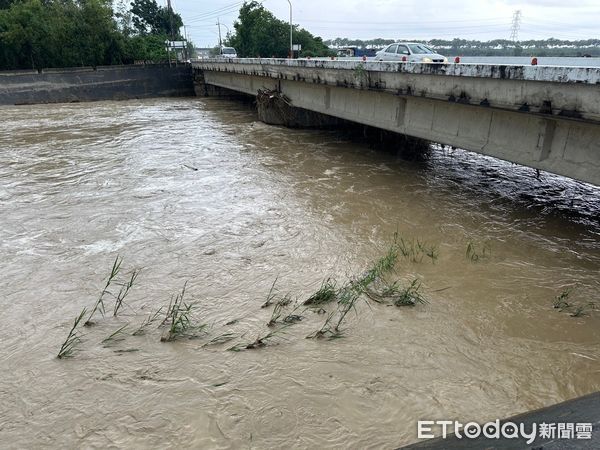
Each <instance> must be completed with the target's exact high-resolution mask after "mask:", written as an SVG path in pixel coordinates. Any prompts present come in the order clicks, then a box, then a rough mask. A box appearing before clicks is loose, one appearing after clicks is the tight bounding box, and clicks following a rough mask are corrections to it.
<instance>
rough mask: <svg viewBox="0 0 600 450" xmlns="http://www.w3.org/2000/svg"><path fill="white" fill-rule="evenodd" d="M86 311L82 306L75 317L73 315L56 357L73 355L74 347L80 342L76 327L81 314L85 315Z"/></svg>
mask: <svg viewBox="0 0 600 450" xmlns="http://www.w3.org/2000/svg"><path fill="white" fill-rule="evenodd" d="M86 312H87V309H86V308H83V309H82V310H81V312H80V313H79V315H78V316H77V317H75V321H74V322H73V326H72V327H71V330H70V331H69V334H68V336H67V338H66V339H65V341H64V342H63V344H62V345H61V347H60V350H59V351H58V355H57V357H58V358H59V359H62V358H70V357H72V356H73V352H74V351H75V347H76V346H77V344H79V343H80V342H81V338H80V336H79V333H78V331H77V327H78V326H79V324H80V323H81V321H82V320H83V316H85V314H86Z"/></svg>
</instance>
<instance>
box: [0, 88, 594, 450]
mask: <svg viewBox="0 0 600 450" xmlns="http://www.w3.org/2000/svg"><path fill="white" fill-rule="evenodd" d="M0 123H1V124H2V125H1V129H0V148H1V149H2V161H1V162H0V230H1V239H0V273H2V277H1V278H0V342H1V343H2V346H1V349H0V380H1V381H0V442H1V443H2V444H0V445H1V446H2V447H3V448H39V447H54V448H58V447H61V448H81V447H84V448H89V447H108V446H116V447H132V448H142V447H146V448H147V447H150V446H152V447H160V448H166V447H177V446H181V447H185V448H287V447H294V448H326V447H338V448H339V447H352V448H391V447H395V446H400V445H403V444H407V443H411V442H415V441H416V440H417V436H416V435H417V433H416V423H417V420H419V419H421V420H442V419H448V420H452V419H457V420H461V421H463V423H464V422H465V421H471V420H475V421H487V420H494V419H496V418H503V417H506V416H510V415H513V414H516V413H521V412H524V411H527V410H530V409H532V408H539V407H543V406H546V405H550V404H553V403H556V402H559V401H562V400H566V399H570V398H574V397H577V396H580V395H583V394H587V393H590V392H593V391H597V390H599V389H600V346H599V345H598V344H599V343H600V327H599V325H600V312H599V311H598V310H597V307H596V309H594V307H593V306H590V305H589V302H596V303H598V302H600V298H599V295H598V290H599V287H600V280H599V277H598V273H599V268H600V243H599V242H600V223H599V221H598V217H600V191H599V190H598V188H594V187H592V186H589V185H585V184H581V183H577V182H573V181H568V180H565V179H564V178H561V177H557V176H552V175H549V174H543V173H542V174H541V177H540V179H536V177H535V173H534V171H533V170H531V169H527V168H522V167H517V166H514V165H512V164H507V163H502V162H499V161H497V160H493V159H490V158H485V157H478V156H476V155H474V154H472V153H468V152H464V151H460V150H453V151H451V150H449V149H437V150H434V151H433V152H432V154H431V156H430V158H429V159H428V160H427V161H425V162H409V161H404V160H402V159H399V158H397V157H396V156H395V155H393V154H391V153H389V152H383V151H378V150H374V149H372V148H370V147H369V145H367V144H365V143H360V142H352V141H351V140H349V139H348V138H347V137H346V136H344V135H343V134H342V133H340V132H331V131H314V130H313V131H311V130H287V129H283V128H278V127H273V126H269V125H265V124H263V123H261V122H258V121H257V119H256V115H255V113H254V112H253V110H252V109H251V108H249V107H248V106H247V105H244V104H242V103H238V102H235V101H231V100H219V99H176V100H175V99H170V100H165V99H157V100H144V101H126V102H99V103H89V104H64V105H42V106H23V107H4V108H1V109H0ZM194 169H196V170H194ZM396 231H397V232H398V234H399V236H402V237H403V239H405V240H408V241H410V240H411V239H419V240H420V241H422V242H427V243H428V245H433V246H435V247H436V248H437V252H438V254H439V256H438V257H437V258H434V259H433V260H432V259H431V258H428V257H425V258H424V259H423V260H422V261H421V262H414V261H412V260H410V259H406V258H402V257H400V259H399V261H398V264H397V266H396V271H395V274H393V275H392V278H394V279H399V280H401V282H402V283H403V284H405V285H406V284H407V283H409V282H410V281H411V280H412V279H414V278H418V279H420V280H421V281H422V293H423V295H424V296H425V297H426V299H427V301H428V303H426V304H418V305H417V306H415V307H412V308H411V307H395V306H388V305H385V304H378V303H374V302H370V303H369V304H368V303H367V301H366V300H365V299H361V301H360V303H359V304H358V305H357V308H356V311H355V312H354V311H353V312H352V313H350V314H349V315H348V320H347V322H346V323H345V324H344V327H343V330H344V337H343V338H342V339H335V340H327V339H306V338H305V337H306V336H307V335H309V334H310V333H312V332H314V331H315V330H317V329H319V328H320V327H321V325H322V323H323V321H324V320H325V316H326V314H319V313H318V312H317V311H316V310H308V311H304V312H302V311H301V310H299V311H300V312H301V314H302V315H303V316H304V320H302V321H301V322H300V323H298V324H295V325H293V326H289V327H287V328H285V329H284V330H283V332H281V333H280V334H276V335H275V337H274V338H273V339H272V340H269V341H267V343H268V345H267V346H265V347H263V348H259V349H253V350H246V351H240V352H233V351H227V348H229V347H231V346H233V345H236V344H239V343H248V342H251V341H253V340H255V339H256V338H257V337H258V336H261V335H264V334H265V333H267V332H268V331H269V330H271V329H269V328H268V327H267V326H266V323H267V322H268V320H269V318H270V317H271V313H272V310H273V308H272V307H271V308H265V309H262V308H261V305H262V304H263V302H264V301H265V299H266V297H267V294H268V291H269V288H270V287H271V285H272V283H273V281H274V280H275V278H276V277H278V279H277V283H276V290H277V292H278V294H279V295H280V296H282V295H285V294H286V293H288V292H289V293H290V294H291V297H292V298H293V299H297V300H298V301H302V300H304V299H306V298H307V296H308V295H309V294H310V293H311V292H313V291H314V290H316V289H317V288H318V287H319V285H320V284H321V281H322V280H323V279H325V278H327V277H334V278H336V279H337V280H338V284H342V283H344V282H345V281H347V280H348V278H349V277H351V276H353V275H354V274H359V273H361V272H362V271H364V270H365V269H366V268H368V267H369V265H370V264H371V263H372V262H373V261H374V260H376V259H377V258H378V257H379V256H381V255H382V254H383V253H384V252H385V250H386V248H387V246H388V245H389V244H390V242H391V241H392V239H393V235H394V232H396ZM469 244H471V248H473V246H474V247H475V252H476V253H478V254H479V255H481V258H479V259H478V260H476V261H474V260H473V259H472V258H467V256H466V252H467V248H468V247H469ZM484 247H485V248H486V254H485V257H484V256H483V248H484ZM117 255H120V256H122V257H123V263H122V273H123V277H124V276H125V275H127V274H128V272H129V271H130V270H132V269H134V268H141V269H142V272H141V275H140V276H139V278H138V279H137V282H136V283H135V285H134V286H133V288H132V289H131V292H130V294H129V296H128V297H127V298H126V303H127V306H125V307H123V308H122V310H121V313H120V314H119V315H118V316H117V317H116V318H115V317H113V316H112V311H113V303H114V299H113V298H112V297H110V295H107V296H106V297H105V303H106V312H107V314H106V317H104V318H102V317H101V316H100V315H99V314H97V315H96V317H95V320H94V321H95V325H94V326H92V327H81V328H80V331H79V332H80V333H81V339H82V342H81V343H80V344H79V345H78V346H77V347H76V351H75V353H74V354H73V357H72V358H65V359H57V358H56V355H57V352H58V350H59V348H60V346H61V343H62V342H63V341H64V339H65V338H66V336H67V334H68V332H69V329H70V327H71V324H72V322H73V319H74V318H75V316H77V315H78V314H79V312H80V311H81V310H82V308H84V307H87V308H88V311H89V309H90V308H91V307H92V306H93V305H94V303H95V301H96V299H97V298H98V294H99V293H100V291H101V290H102V288H103V286H104V282H105V281H106V278H107V276H108V273H109V271H110V268H111V265H112V262H113V261H114V259H115V257H116V256H117ZM123 277H122V278H123ZM186 282H187V288H186V294H185V298H186V300H187V301H189V302H196V306H195V309H193V310H192V311H193V320H194V323H197V324H199V323H202V324H208V325H209V327H207V328H205V329H204V331H205V334H203V335H201V336H200V337H198V338H197V339H181V340H177V341H174V342H161V341H160V337H161V334H162V332H163V331H162V330H161V329H157V324H156V323H154V324H153V325H152V326H150V327H148V328H147V332H146V333H145V334H144V335H141V336H133V335H132V332H133V331H134V330H136V329H137V328H138V327H139V326H140V324H141V323H142V321H143V319H144V318H145V317H147V316H148V315H149V314H151V313H152V312H153V311H155V310H157V309H158V308H159V307H160V306H161V305H166V304H168V303H169V299H170V298H171V296H172V295H173V294H175V293H176V292H178V291H179V290H180V289H181V288H182V287H183V285H184V283H186ZM568 288H571V289H572V291H571V294H570V295H569V298H568V301H569V302H571V303H573V304H575V305H579V306H582V307H585V308H586V309H585V311H584V315H581V316H579V317H571V315H570V313H569V311H562V312H561V311H560V310H558V309H555V308H553V300H554V299H555V297H556V296H557V295H559V294H560V293H561V292H562V291H563V290H565V289H568ZM289 308H291V307H289ZM333 308H334V306H333V305H330V306H328V307H326V309H327V310H332V309H333ZM573 308H575V307H573ZM573 308H572V309H571V311H572V310H573ZM234 321H235V322H234ZM231 322H234V323H231ZM228 323H229V325H227V324H228ZM126 324H129V325H128V327H127V328H126V329H125V330H124V331H123V332H122V333H120V334H117V336H116V339H113V340H109V341H108V342H104V343H102V341H103V340H104V339H105V338H107V337H108V336H109V335H111V334H112V333H114V332H115V331H116V330H117V329H119V328H120V327H121V326H123V325H126ZM280 328H281V325H277V326H276V327H275V328H273V329H280ZM226 332H229V333H234V334H235V335H236V336H238V337H237V338H236V339H235V340H234V341H231V342H229V343H225V344H220V345H205V344H207V343H208V342H209V341H210V340H211V339H214V338H215V337H217V336H219V335H222V334H223V333H226Z"/></svg>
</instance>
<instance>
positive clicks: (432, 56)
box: [375, 42, 448, 63]
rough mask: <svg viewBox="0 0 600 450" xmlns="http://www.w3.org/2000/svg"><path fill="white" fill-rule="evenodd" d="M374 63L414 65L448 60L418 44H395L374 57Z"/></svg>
mask: <svg viewBox="0 0 600 450" xmlns="http://www.w3.org/2000/svg"><path fill="white" fill-rule="evenodd" d="M375 60H376V61H403V62H414V63H447V62H448V58H446V57H445V56H444V55H440V54H439V53H436V52H434V51H433V50H431V49H430V48H429V47H427V46H426V45H424V44H419V43H418V42H395V43H393V44H390V45H388V46H387V47H386V48H384V49H383V50H379V51H378V52H377V54H376V55H375Z"/></svg>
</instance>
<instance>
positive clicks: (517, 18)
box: [509, 9, 521, 44]
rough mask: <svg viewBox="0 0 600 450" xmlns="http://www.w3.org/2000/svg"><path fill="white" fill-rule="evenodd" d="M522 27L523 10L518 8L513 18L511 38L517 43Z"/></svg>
mask: <svg viewBox="0 0 600 450" xmlns="http://www.w3.org/2000/svg"><path fill="white" fill-rule="evenodd" d="M520 29H521V10H520V9H517V10H516V11H515V12H514V14H513V18H512V25H511V28H510V38H509V39H510V40H511V41H513V42H514V43H515V44H516V43H517V41H518V40H519V30H520Z"/></svg>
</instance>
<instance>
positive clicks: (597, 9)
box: [159, 0, 600, 47]
mask: <svg viewBox="0 0 600 450" xmlns="http://www.w3.org/2000/svg"><path fill="white" fill-rule="evenodd" d="M160 2H162V3H164V4H166V0H159V3H160ZM291 2H292V7H293V22H294V24H298V25H300V26H301V27H302V28H306V29H307V30H308V31H310V32H311V33H313V34H315V35H317V36H321V37H322V38H323V39H332V38H336V37H348V38H360V39H370V38H377V37H382V38H390V39H431V38H443V39H452V38H454V37H460V38H466V39H479V40H490V39H497V38H500V39H508V38H509V36H510V33H511V23H512V17H513V13H514V12H515V11H516V10H521V14H522V19H521V26H520V31H519V39H520V40H524V39H544V38H549V37H555V38H558V39H571V40H574V39H586V38H600V0H458V1H456V0H455V1H452V0H291ZM242 3H243V2H242V1H235V0H172V4H173V8H174V9H175V10H176V11H177V12H178V13H180V14H181V15H182V17H183V22H184V23H185V24H186V28H187V32H188V35H189V37H190V39H192V40H193V41H194V43H195V44H196V46H197V47H212V46H214V45H216V44H217V43H218V33H217V31H218V29H217V25H216V23H217V18H218V19H219V20H220V22H221V23H222V24H223V26H222V28H221V31H222V33H223V36H224V35H225V33H226V32H227V27H229V29H231V30H232V31H233V23H234V22H235V20H236V19H237V16H238V11H239V8H240V6H241V5H242ZM262 3H263V5H264V6H265V8H267V9H268V10H270V11H271V12H272V13H273V14H275V16H276V17H278V18H280V19H282V20H285V21H289V4H288V2H287V0H264V1H263V2H262Z"/></svg>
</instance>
